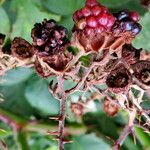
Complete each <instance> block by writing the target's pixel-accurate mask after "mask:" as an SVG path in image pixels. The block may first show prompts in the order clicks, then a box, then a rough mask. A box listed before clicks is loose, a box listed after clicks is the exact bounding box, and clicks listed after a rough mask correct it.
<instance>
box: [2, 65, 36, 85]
mask: <svg viewBox="0 0 150 150" xmlns="http://www.w3.org/2000/svg"><path fill="white" fill-rule="evenodd" d="M32 74H33V71H32V69H31V68H21V67H20V68H15V69H12V70H9V71H8V72H7V73H6V74H5V75H4V76H3V77H0V80H1V84H0V85H1V86H10V85H13V84H18V83H20V82H23V81H25V80H27V79H28V78H29V77H30V76H31V75H32Z"/></svg>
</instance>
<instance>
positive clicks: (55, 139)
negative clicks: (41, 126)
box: [52, 137, 73, 144]
mask: <svg viewBox="0 0 150 150" xmlns="http://www.w3.org/2000/svg"><path fill="white" fill-rule="evenodd" d="M52 140H54V141H59V140H60V139H59V137H57V138H53V139H52ZM70 143H73V141H71V140H64V139H63V144H70Z"/></svg>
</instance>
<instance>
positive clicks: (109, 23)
mask: <svg viewBox="0 0 150 150" xmlns="http://www.w3.org/2000/svg"><path fill="white" fill-rule="evenodd" d="M114 23H115V17H114V16H113V15H111V14H110V15H109V16H108V24H107V27H108V28H111V27H112V26H113V25H114Z"/></svg>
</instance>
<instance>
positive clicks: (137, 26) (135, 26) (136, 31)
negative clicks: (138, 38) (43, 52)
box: [132, 23, 142, 35]
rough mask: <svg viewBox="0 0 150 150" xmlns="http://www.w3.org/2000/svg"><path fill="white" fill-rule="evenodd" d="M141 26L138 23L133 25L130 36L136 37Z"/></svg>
mask: <svg viewBox="0 0 150 150" xmlns="http://www.w3.org/2000/svg"><path fill="white" fill-rule="evenodd" d="M141 30H142V26H141V25H140V24H139V23H135V24H134V26H133V29H132V34H133V35H137V34H139V33H140V32H141Z"/></svg>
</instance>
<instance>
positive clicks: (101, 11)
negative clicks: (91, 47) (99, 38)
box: [73, 0, 115, 35]
mask: <svg viewBox="0 0 150 150" xmlns="http://www.w3.org/2000/svg"><path fill="white" fill-rule="evenodd" d="M73 20H74V22H75V25H76V28H77V29H81V30H83V29H84V31H85V33H86V34H88V35H89V34H91V32H93V29H94V30H95V31H96V33H101V32H102V31H106V30H107V31H109V30H110V29H111V27H112V26H113V24H114V22H115V17H114V16H113V15H112V14H111V13H109V11H108V9H107V8H106V7H105V6H102V5H101V4H100V3H98V2H97V1H96V0H87V1H86V4H85V6H84V7H83V8H82V9H80V10H77V11H76V12H75V13H74V15H73Z"/></svg>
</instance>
